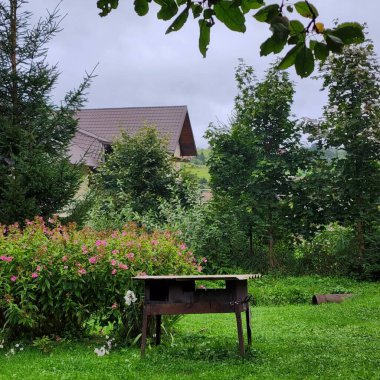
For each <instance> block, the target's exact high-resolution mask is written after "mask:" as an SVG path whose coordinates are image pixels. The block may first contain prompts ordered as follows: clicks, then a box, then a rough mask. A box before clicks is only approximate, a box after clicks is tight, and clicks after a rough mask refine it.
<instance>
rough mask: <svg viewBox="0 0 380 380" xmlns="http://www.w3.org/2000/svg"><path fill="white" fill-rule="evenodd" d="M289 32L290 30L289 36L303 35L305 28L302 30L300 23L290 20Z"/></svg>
mask: <svg viewBox="0 0 380 380" xmlns="http://www.w3.org/2000/svg"><path fill="white" fill-rule="evenodd" d="M289 30H290V35H292V36H296V35H299V34H302V35H304V30H305V28H304V26H303V24H302V22H300V21H298V20H291V21H290V23H289Z"/></svg>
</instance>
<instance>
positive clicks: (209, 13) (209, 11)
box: [203, 8, 215, 20]
mask: <svg viewBox="0 0 380 380" xmlns="http://www.w3.org/2000/svg"><path fill="white" fill-rule="evenodd" d="M214 14H215V12H214V10H213V9H211V8H207V9H205V10H204V11H203V18H205V19H207V20H208V19H210V18H211V17H212V16H214Z"/></svg>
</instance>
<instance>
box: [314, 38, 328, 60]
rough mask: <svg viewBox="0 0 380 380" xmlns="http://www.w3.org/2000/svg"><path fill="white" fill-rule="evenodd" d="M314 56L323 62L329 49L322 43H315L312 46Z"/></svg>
mask: <svg viewBox="0 0 380 380" xmlns="http://www.w3.org/2000/svg"><path fill="white" fill-rule="evenodd" d="M314 55H315V58H316V59H319V60H320V61H325V60H326V58H327V57H328V56H329V49H328V47H327V45H326V44H324V43H323V42H318V41H316V42H315V45H314Z"/></svg>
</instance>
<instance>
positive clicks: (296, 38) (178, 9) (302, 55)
mask: <svg viewBox="0 0 380 380" xmlns="http://www.w3.org/2000/svg"><path fill="white" fill-rule="evenodd" d="M151 2H152V0H135V1H134V9H135V11H136V13H137V14H138V15H139V16H144V15H146V14H147V13H148V12H149V3H151ZM154 2H155V3H156V4H158V6H159V7H160V9H159V11H158V13H157V18H158V19H160V20H164V21H168V20H171V19H174V21H173V22H172V24H171V25H170V26H169V28H168V29H167V31H166V33H167V34H168V33H171V32H175V31H178V30H179V29H181V28H182V27H183V25H184V24H185V23H186V22H187V20H188V17H189V15H190V14H192V15H193V18H194V19H197V18H199V21H198V24H199V50H200V52H201V53H202V55H203V56H204V57H205V56H206V52H207V49H208V45H209V43H210V32H211V28H212V26H213V25H214V24H215V22H216V21H219V22H221V23H222V24H224V25H225V26H226V27H227V28H229V29H230V30H232V31H235V32H241V33H244V32H245V30H246V26H245V21H246V17H247V16H248V14H249V13H250V11H252V10H256V9H259V10H258V11H257V12H256V13H255V14H254V15H253V17H254V18H255V19H256V21H259V22H265V23H267V24H268V25H269V27H270V31H271V33H272V35H271V37H269V38H268V39H267V40H266V41H264V42H263V43H262V44H261V47H260V54H261V55H268V54H271V53H274V54H278V53H280V52H281V51H282V50H283V49H284V48H285V46H292V48H291V49H290V50H289V51H288V53H287V54H286V56H285V57H284V59H283V60H282V61H281V63H280V65H279V67H280V68H282V69H286V68H288V67H290V66H293V65H294V66H295V69H296V72H297V74H298V75H299V76H301V77H307V76H309V75H310V74H311V73H312V72H313V70H314V60H320V61H324V60H325V59H326V58H327V57H328V55H329V53H330V52H333V53H339V52H341V51H342V48H343V46H344V45H349V44H353V43H358V42H363V40H364V34H363V30H362V29H363V28H362V26H361V25H359V24H357V23H355V22H346V23H343V24H340V25H335V26H334V28H329V29H327V28H325V26H324V24H323V22H320V21H319V19H318V17H319V13H318V10H317V8H316V7H315V6H314V5H313V4H311V3H310V2H309V1H307V0H304V1H297V2H295V3H294V4H286V3H285V1H281V2H276V3H273V4H269V5H266V4H265V2H264V0H240V1H230V0H213V1H206V0H202V1H195V0H165V1H163V0H154ZM118 5H119V0H98V1H97V6H98V8H99V9H100V10H101V13H100V15H101V16H106V15H108V14H109V13H110V12H111V11H112V10H113V9H116V8H117V7H118ZM293 11H295V12H294V14H295V15H296V16H295V18H294V19H293V20H289V18H288V17H294V14H293ZM301 17H303V18H304V19H306V20H305V24H303V23H302V22H301V21H299V19H300V18H301ZM302 20H303V19H302Z"/></svg>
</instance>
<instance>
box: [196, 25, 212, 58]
mask: <svg viewBox="0 0 380 380" xmlns="http://www.w3.org/2000/svg"><path fill="white" fill-rule="evenodd" d="M198 24H199V51H200V52H201V53H202V55H203V57H206V52H207V48H208V45H209V43H210V29H211V27H210V26H209V24H208V22H207V21H206V20H203V19H202V20H199V21H198Z"/></svg>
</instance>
